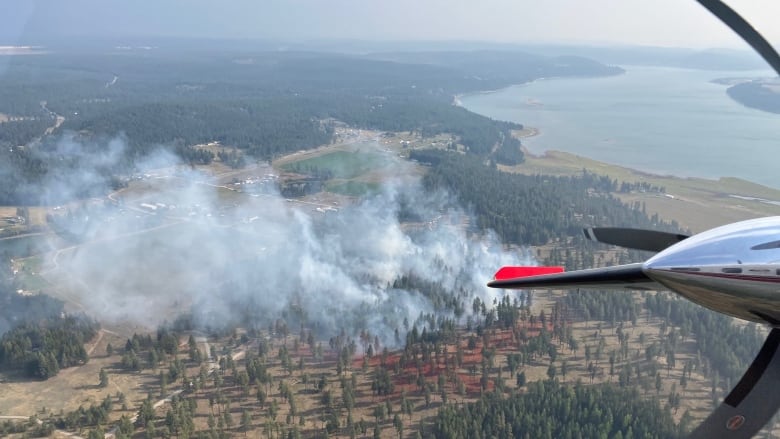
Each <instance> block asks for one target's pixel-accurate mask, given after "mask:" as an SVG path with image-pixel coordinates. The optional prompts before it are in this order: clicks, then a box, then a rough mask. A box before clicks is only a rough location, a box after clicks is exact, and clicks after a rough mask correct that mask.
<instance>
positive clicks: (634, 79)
mask: <svg viewBox="0 0 780 439" xmlns="http://www.w3.org/2000/svg"><path fill="white" fill-rule="evenodd" d="M624 68H625V69H626V73H625V74H624V75H619V76H612V77H606V78H567V79H549V80H540V81H535V82H532V83H529V84H524V85H518V86H513V87H509V88H506V89H503V90H499V91H496V92H492V93H484V94H473V95H467V96H462V97H461V98H460V101H461V103H462V105H463V106H464V107H465V108H467V109H469V110H471V111H473V112H476V113H479V114H483V115H485V116H489V117H492V118H494V119H501V120H510V121H514V122H519V123H522V124H524V125H526V126H530V127H535V128H538V129H539V130H540V131H541V134H540V135H538V136H536V137H533V138H528V139H524V141H523V144H524V145H525V146H526V147H527V148H528V149H529V150H530V151H531V152H533V153H542V152H544V151H546V150H559V151H566V152H571V153H574V154H578V155H582V156H585V157H590V158H593V159H596V160H600V161H604V162H608V163H614V164H618V165H623V166H627V167H630V168H634V169H638V170H642V171H646V172H652V173H657V174H671V175H676V176H682V177H705V178H718V177H723V176H733V177H740V178H743V179H746V180H750V181H754V182H757V183H761V184H765V185H768V186H772V187H775V188H780V160H779V159H780V114H773V113H766V112H762V111H759V110H753V109H750V108H746V107H744V106H742V105H740V104H738V103H737V102H735V101H733V100H732V99H731V98H729V97H728V95H727V94H726V88H727V86H725V85H720V84H714V83H711V82H710V81H711V80H713V79H716V78H724V77H750V76H763V77H766V76H771V73H770V72H769V71H758V72H722V71H721V72H713V71H702V70H685V69H675V68H665V67H624Z"/></svg>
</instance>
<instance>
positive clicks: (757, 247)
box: [750, 241, 780, 250]
mask: <svg viewBox="0 0 780 439" xmlns="http://www.w3.org/2000/svg"><path fill="white" fill-rule="evenodd" d="M773 248H780V241H772V242H766V243H764V244H759V245H754V246H753V247H750V249H751V250H771V249H773Z"/></svg>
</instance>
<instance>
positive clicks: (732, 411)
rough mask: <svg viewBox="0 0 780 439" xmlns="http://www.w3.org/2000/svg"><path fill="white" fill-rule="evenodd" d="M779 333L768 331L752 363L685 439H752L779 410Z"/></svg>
mask: <svg viewBox="0 0 780 439" xmlns="http://www.w3.org/2000/svg"><path fill="white" fill-rule="evenodd" d="M778 347H780V329H772V332H770V333H769V336H768V337H767V339H766V341H765V342H764V345H763V346H762V347H761V350H760V351H759V352H758V355H757V356H756V358H755V360H753V363H752V364H751V365H750V367H749V368H748V370H747V372H745V374H744V375H743V376H742V379H740V380H739V383H737V385H736V386H735V387H734V389H733V390H732V391H731V393H729V395H728V396H727V397H726V399H724V400H723V403H721V405H720V406H718V408H717V409H715V411H714V412H712V414H711V415H710V416H708V417H707V419H705V420H704V422H702V423H701V424H700V425H699V426H698V427H696V429H695V430H693V432H692V433H691V434H690V436H688V439H711V438H729V439H747V438H751V437H753V435H755V434H756V433H758V431H759V430H761V428H762V427H763V426H764V424H766V423H767V422H768V421H769V420H770V419H771V418H772V416H774V415H775V412H777V409H778V407H780V392H778V391H777V389H778V388H780V355H778V354H777V352H778Z"/></svg>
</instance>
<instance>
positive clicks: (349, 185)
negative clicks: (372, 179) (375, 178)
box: [325, 181, 380, 197]
mask: <svg viewBox="0 0 780 439" xmlns="http://www.w3.org/2000/svg"><path fill="white" fill-rule="evenodd" d="M379 188H380V184H379V183H366V182H362V181H329V182H328V183H327V184H325V189H326V190H327V191H328V192H333V193H336V194H340V195H346V196H348V197H362V196H364V195H368V194H371V193H374V192H377V191H379Z"/></svg>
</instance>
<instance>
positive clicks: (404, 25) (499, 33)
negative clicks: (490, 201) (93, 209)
mask: <svg viewBox="0 0 780 439" xmlns="http://www.w3.org/2000/svg"><path fill="white" fill-rule="evenodd" d="M728 4H729V5H731V6H732V7H733V8H734V9H736V10H737V11H738V12H740V13H741V14H742V15H743V16H744V17H745V18H747V19H748V21H750V22H751V23H752V24H753V25H754V27H756V28H757V29H758V30H759V32H761V33H762V34H763V35H764V36H765V37H766V38H767V39H769V40H770V42H772V43H773V44H774V45H780V26H777V20H778V17H780V1H777V0H729V1H728ZM70 36H78V37H84V36H86V37H96V38H97V37H107V36H108V37H139V36H141V37H144V36H166V37H171V36H172V37H207V38H241V39H273V40H286V41H295V42H302V41H312V40H323V39H328V40H333V39H351V40H371V41H398V40H403V41H410V40H418V41H419V40H426V41H430V40H461V41H463V40H468V41H484V42H504V43H521V44H523V43H566V44H568V43H577V44H587V45H611V44H621V45H646V46H665V47H692V48H709V47H724V48H745V47H746V46H745V45H744V43H742V42H741V40H739V39H738V38H737V37H736V36H735V35H733V34H732V33H731V32H730V31H729V30H728V29H727V28H726V27H725V26H724V25H723V24H721V23H720V22H719V21H718V20H717V19H715V18H714V17H713V16H711V15H710V14H709V13H708V12H707V11H706V10H704V8H702V7H701V6H700V5H699V4H698V3H697V2H695V1H694V0H652V1H647V0H544V1H542V0H481V1H479V2H477V1H471V0H468V1H467V0H382V1H380V0H221V1H216V0H132V1H131V0H68V1H62V0H0V45H16V44H23V43H28V42H31V41H32V42H35V41H38V40H40V39H42V38H44V37H45V38H49V39H51V38H52V37H54V38H59V37H70Z"/></svg>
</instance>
